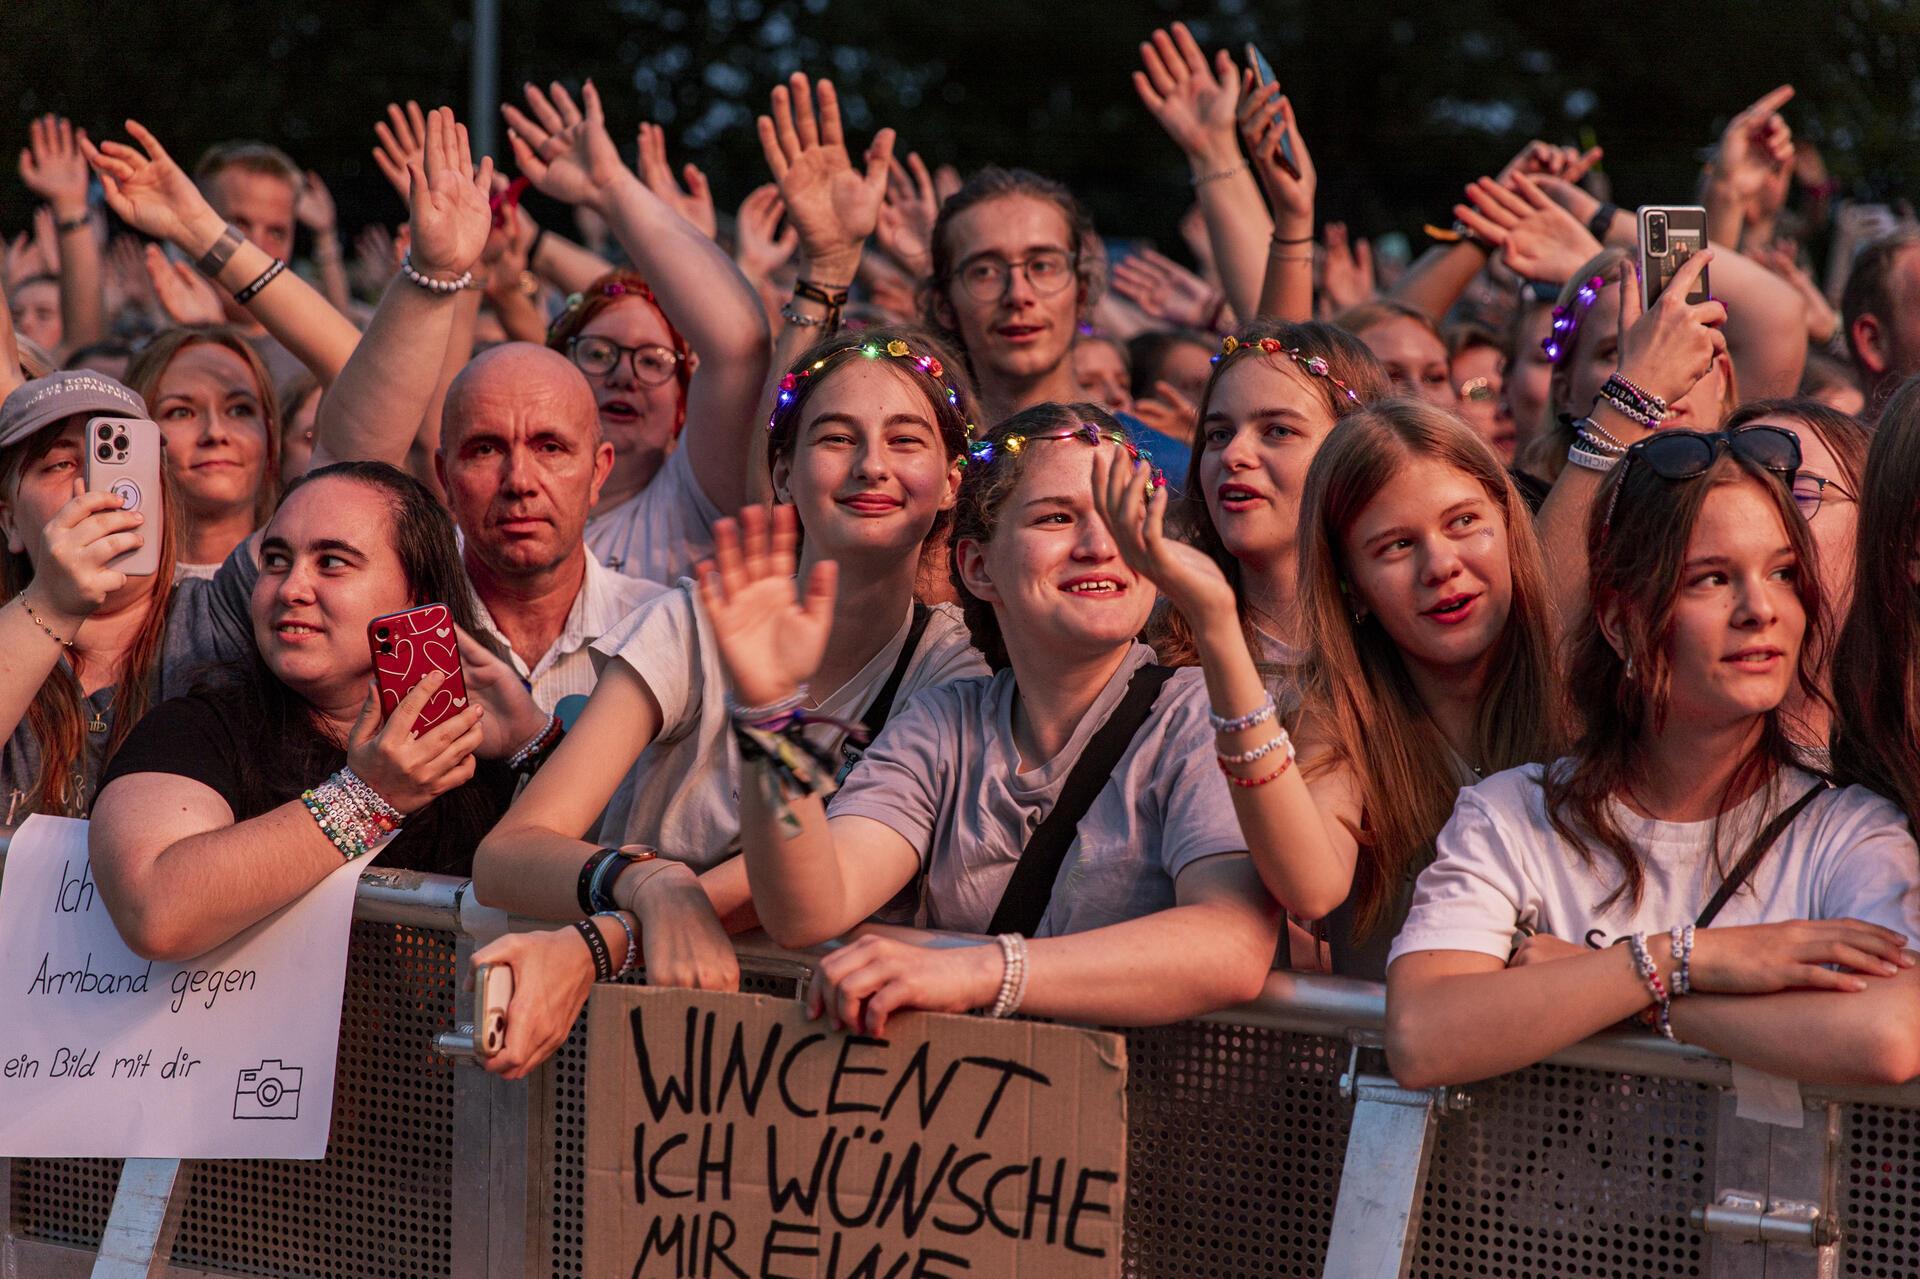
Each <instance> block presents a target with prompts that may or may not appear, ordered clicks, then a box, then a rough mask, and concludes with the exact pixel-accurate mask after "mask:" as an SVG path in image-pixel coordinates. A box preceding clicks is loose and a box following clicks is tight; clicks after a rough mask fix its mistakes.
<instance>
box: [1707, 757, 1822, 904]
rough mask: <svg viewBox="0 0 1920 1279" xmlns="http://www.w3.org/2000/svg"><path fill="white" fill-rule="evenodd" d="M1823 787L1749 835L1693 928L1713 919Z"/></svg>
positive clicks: (1820, 785) (1813, 791) (1796, 802)
mask: <svg viewBox="0 0 1920 1279" xmlns="http://www.w3.org/2000/svg"><path fill="white" fill-rule="evenodd" d="M1825 789H1827V784H1826V782H1824V781H1822V782H1820V783H1819V784H1818V785H1816V786H1814V787H1813V789H1811V790H1809V791H1808V792H1807V793H1806V794H1804V795H1802V796H1801V797H1800V798H1799V799H1796V800H1794V801H1793V803H1791V804H1789V805H1787V806H1786V807H1785V808H1783V809H1781V810H1780V812H1779V813H1777V814H1776V815H1775V816H1774V819H1773V820H1772V821H1770V822H1768V823H1767V824H1766V825H1765V826H1763V827H1761V828H1760V833H1759V834H1758V835H1755V836H1754V837H1753V843H1752V844H1750V845H1749V846H1748V848H1747V851H1746V853H1745V854H1744V855H1743V856H1742V857H1741V858H1740V860H1739V861H1738V862H1737V863H1735V864H1734V868H1733V869H1732V870H1731V871H1728V872H1727V877H1726V879H1724V880H1722V881H1721V883H1720V889H1719V891H1718V892H1716V893H1714V895H1713V900H1712V901H1709V902H1708V903H1707V908H1706V909H1705V910H1703V911H1701V912H1700V918H1698V919H1696V920H1694V921H1693V926H1694V927H1695V928H1705V927H1706V926H1707V925H1709V924H1711V923H1712V922H1713V920H1714V916H1716V915H1718V914H1719V913H1720V908H1721V907H1722V906H1725V905H1726V904H1727V902H1728V901H1729V900H1730V899H1731V898H1732V897H1733V895H1734V894H1735V893H1737V892H1739V891H1740V886H1741V885H1742V884H1744V883H1746V882H1747V880H1748V879H1750V878H1752V876H1753V872H1754V871H1755V870H1756V869H1757V868H1758V867H1759V865H1760V859H1761V858H1763V857H1765V856H1766V855H1767V850H1768V849H1769V848H1772V847H1773V846H1774V844H1775V843H1777V842H1778V841H1779V839H1780V836H1781V835H1782V834H1784V833H1785V832H1786V829H1787V827H1789V826H1791V825H1793V819H1794V818H1796V817H1798V816H1800V813H1801V811H1802V810H1803V809H1805V808H1806V806H1807V805H1808V804H1811V803H1812V802H1813V801H1814V800H1816V799H1818V798H1819V797H1820V792H1821V791H1823V790H1825Z"/></svg>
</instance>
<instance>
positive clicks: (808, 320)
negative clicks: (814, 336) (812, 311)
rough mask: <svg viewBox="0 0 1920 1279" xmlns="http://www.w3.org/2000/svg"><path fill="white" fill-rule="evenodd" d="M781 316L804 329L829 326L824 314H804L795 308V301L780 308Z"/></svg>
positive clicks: (789, 322)
mask: <svg viewBox="0 0 1920 1279" xmlns="http://www.w3.org/2000/svg"><path fill="white" fill-rule="evenodd" d="M780 318H781V319H783V320H785V321H786V322H787V323H788V324H797V325H799V326H800V327H801V328H803V329H824V328H826V327H827V321H826V318H825V317H824V316H818V315H802V314H800V313H799V312H798V311H796V310H794V309H793V303H791V302H789V303H787V304H786V305H785V306H783V307H781V308H780Z"/></svg>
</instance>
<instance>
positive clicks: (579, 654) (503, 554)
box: [434, 342, 671, 720]
mask: <svg viewBox="0 0 1920 1279" xmlns="http://www.w3.org/2000/svg"><path fill="white" fill-rule="evenodd" d="M590 350H592V351H594V352H596V353H597V354H596V355H594V356H593V357H592V358H597V359H605V352H603V351H599V349H598V348H597V347H591V348H590ZM668 354H671V352H668ZM581 358H582V357H581V356H580V355H579V354H578V353H576V356H575V363H578V362H579V360H580V359H581ZM643 358H652V356H651V353H645V354H643ZM434 465H435V469H436V470H437V472H438V474H439V477H440V482H441V484H442V486H443V487H444V488H445V489H446V494H447V503H448V505H449V506H450V507H451V508H452V510H453V516H454V520H455V522H456V523H457V524H458V525H459V527H460V533H461V558H462V560H463V561H464V563H465V564H466V569H467V577H468V579H469V580H470V581H471V582H472V583H473V593H474V597H475V599H476V600H478V602H479V606H480V607H479V614H480V623H481V626H482V627H483V628H484V629H485V630H486V631H487V632H488V633H489V636H490V638H492V639H493V640H494V641H495V642H496V644H497V645H498V646H499V647H500V648H502V649H504V650H505V656H506V658H507V660H508V662H509V663H510V664H511V665H512V666H513V669H514V673H515V674H516V675H518V676H519V677H520V680H521V682H522V683H523V684H525V685H526V686H527V687H528V688H529V689H530V690H531V691H532V693H533V700H534V702H535V703H536V704H537V705H538V706H539V707H540V709H541V710H543V711H555V710H558V711H559V713H560V715H561V718H562V719H563V720H565V719H568V718H569V712H570V711H573V710H574V709H575V707H576V706H577V705H578V704H577V703H573V704H570V705H562V703H563V702H565V701H566V700H567V699H569V698H584V697H585V695H586V694H588V693H590V692H592V691H593V684H594V669H593V662H592V658H591V655H590V653H589V651H588V646H589V645H590V644H592V643H593V641H594V640H596V639H598V638H599V637H600V636H601V635H603V634H604V633H606V631H607V630H609V629H610V628H611V627H612V626H613V624H614V623H615V622H618V621H619V620H620V619H621V618H623V617H625V616H626V615H627V614H628V613H630V612H632V611H633V610H634V609H635V608H638V607H639V606H640V605H641V604H642V603H643V602H645V601H646V600H648V599H651V598H652V597H653V596H654V595H657V594H659V593H660V592H661V591H662V590H663V589H665V588H664V587H662V586H660V585H658V584H656V583H653V582H649V581H646V580H644V579H641V578H637V577H628V576H626V575H625V574H622V573H616V572H614V571H613V570H612V569H609V568H606V567H604V566H602V565H601V564H600V563H599V561H598V560H597V559H596V558H595V557H594V556H592V555H589V554H588V553H587V548H586V543H585V541H584V540H583V536H582V535H583V532H584V530H585V528H586V524H587V512H588V511H589V510H590V509H591V508H592V506H593V504H594V501H595V500H596V499H597V498H598V497H599V495H600V489H601V486H602V485H603V484H604V483H605V482H606V479H607V476H608V475H609V474H610V473H611V472H612V470H613V445H612V444H610V443H608V442H607V440H606V439H605V438H604V436H603V434H602V432H601V428H600V413H599V411H598V410H597V407H596V405H595V403H594V393H593V389H592V388H591V387H590V386H589V385H588V384H587V379H586V377H585V376H583V375H582V373H581V371H580V370H579V369H578V368H575V367H574V364H572V363H569V362H568V360H567V358H566V357H565V356H562V355H560V354H559V353H558V352H555V351H550V350H548V349H547V348H545V347H540V346H534V345H533V344H531V343H528V342H508V343H504V344H502V345H500V346H496V347H493V348H492V349H490V350H487V351H485V352H482V353H481V354H480V355H477V356H475V357H474V360H473V362H472V363H471V364H469V365H467V367H466V368H465V369H464V370H462V371H461V373H460V375H459V376H458V377H456V378H455V379H454V380H453V383H452V385H451V386H450V387H449V388H448V390H447V401H446V409H445V412H444V415H443V417H442V421H441V427H440V450H439V452H438V453H437V454H436V455H435V458H434Z"/></svg>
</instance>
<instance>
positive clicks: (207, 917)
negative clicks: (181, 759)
mask: <svg viewBox="0 0 1920 1279" xmlns="http://www.w3.org/2000/svg"><path fill="white" fill-rule="evenodd" d="M88 850H89V853H90V855H91V857H92V860H93V874H94V879H95V882H97V883H98V884H99V886H100V899H101V901H103V902H105V903H106V906H107V913H108V914H110V915H111V916H112V917H113V923H114V927H115V928H117V929H119V930H120V936H121V937H122V938H123V939H125V941H126V943H127V945H128V947H130V948H131V949H132V950H133V952H134V953H135V954H137V955H139V956H141V957H142V958H145V959H156V960H161V961H163V962H174V961H179V960H185V959H191V958H193V957H194V956H195V955H200V954H204V953H205V952H207V951H209V950H211V949H213V948H214V947H215V946H218V945H220V944H221V943H222V942H225V941H227V940H229V939H230V938H232V937H234V936H235V935H236V934H238V933H240V932H241V931H242V930H244V929H246V928H249V927H251V926H252V925H254V924H257V923H259V922H260V921H261V920H262V919H265V918H266V917H267V916H268V915H271V914H272V913H273V912H274V911H276V910H279V909H280V908H281V907H282V906H285V905H286V904H287V903H288V902H290V901H293V900H294V899H295V898H297V897H299V896H301V895H302V894H303V893H305V892H306V891H307V890H309V889H311V888H312V887H314V886H315V885H316V884H318V883H319V882H320V881H321V880H323V879H325V878H326V877H327V876H328V875H329V874H331V873H332V872H333V871H335V870H337V869H339V866H340V853H339V850H337V849H336V848H334V846H333V845H332V844H331V843H330V842H328V840H327V837H326V836H325V835H324V834H322V833H321V831H320V827H319V826H318V825H316V824H315V823H314V820H313V818H312V816H311V815H309V814H308V812H307V810H306V808H305V807H304V806H303V805H302V804H301V803H300V801H299V800H293V801H291V802H289V803H285V804H282V805H280V806H279V807H278V808H274V809H271V810H269V811H268V812H265V813H262V814H261V815H260V816H258V817H255V818H251V819H250V820H248V821H244V822H239V823H235V821H234V820H233V809H232V808H230V807H229V806H228V804H227V801H226V800H225V799H223V798H221V796H220V793H219V792H218V791H216V790H214V789H213V788H212V787H210V786H206V785H203V784H202V783H200V782H196V781H193V780H192V779H190V778H186V777H178V776H175V775H174V774H172V773H129V774H127V775H126V776H124V777H118V778H115V779H114V780H113V781H112V782H110V783H108V785H107V787H106V789H105V790H103V791H101V793H100V798H99V799H98V801H96V802H95V804H94V807H93V822H92V825H91V828H90V829H89V831H88Z"/></svg>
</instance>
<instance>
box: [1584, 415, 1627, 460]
mask: <svg viewBox="0 0 1920 1279" xmlns="http://www.w3.org/2000/svg"><path fill="white" fill-rule="evenodd" d="M1574 426H1575V427H1576V428H1578V429H1579V431H1580V432H1581V433H1582V434H1584V435H1590V436H1593V437H1594V439H1595V441H1596V443H1603V444H1606V445H1608V446H1610V448H1608V449H1601V450H1600V451H1601V452H1603V453H1604V452H1608V451H1610V449H1619V450H1620V451H1621V452H1622V453H1625V452H1626V451H1627V445H1626V441H1624V440H1622V439H1621V438H1620V437H1619V436H1617V435H1615V434H1614V433H1613V432H1612V431H1609V430H1608V429H1607V428H1606V427H1604V426H1602V425H1600V424H1599V423H1598V422H1596V421H1594V420H1593V419H1592V418H1590V417H1583V418H1581V419H1580V420H1579V421H1577V422H1575V423H1574Z"/></svg>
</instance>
